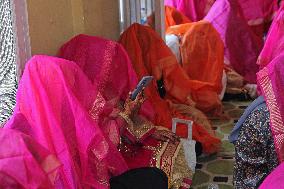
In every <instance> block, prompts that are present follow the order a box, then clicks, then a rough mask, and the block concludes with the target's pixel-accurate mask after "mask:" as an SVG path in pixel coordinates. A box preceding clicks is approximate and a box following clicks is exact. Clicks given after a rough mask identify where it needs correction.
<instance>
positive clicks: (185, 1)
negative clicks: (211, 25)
mask: <svg viewBox="0 0 284 189" xmlns="http://www.w3.org/2000/svg"><path fill="white" fill-rule="evenodd" d="M214 1H215V0H165V5H168V6H171V7H175V8H176V9H177V10H179V11H180V12H182V13H183V14H184V15H186V16H187V17H188V18H189V19H190V20H191V21H193V22H197V21H199V20H202V19H203V18H204V16H205V15H206V14H207V12H208V11H209V9H210V8H211V6H212V5H213V3H214Z"/></svg>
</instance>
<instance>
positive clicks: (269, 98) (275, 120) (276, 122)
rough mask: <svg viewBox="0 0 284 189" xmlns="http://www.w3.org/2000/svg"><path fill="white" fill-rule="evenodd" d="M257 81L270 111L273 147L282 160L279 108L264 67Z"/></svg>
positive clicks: (283, 135)
mask: <svg viewBox="0 0 284 189" xmlns="http://www.w3.org/2000/svg"><path fill="white" fill-rule="evenodd" d="M258 78H259V83H260V85H261V87H262V90H263V93H264V95H265V99H266V104H267V106H268V109H269V113H270V127H271V130H272V134H273V136H274V143H275V148H276V151H277V154H278V158H279V161H280V162H283V161H284V153H283V152H284V149H283V148H284V132H283V130H284V128H283V127H284V125H283V120H282V117H281V113H280V109H279V106H278V104H277V101H276V97H275V94H274V91H273V87H272V83H271V80H270V78H269V72H268V69H267V68H266V67H265V68H263V69H262V70H261V71H260V72H259V73H258Z"/></svg>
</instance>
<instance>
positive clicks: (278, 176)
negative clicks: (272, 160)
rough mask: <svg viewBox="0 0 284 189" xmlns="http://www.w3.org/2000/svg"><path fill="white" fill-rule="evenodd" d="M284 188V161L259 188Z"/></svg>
mask: <svg viewBox="0 0 284 189" xmlns="http://www.w3.org/2000/svg"><path fill="white" fill-rule="evenodd" d="M276 188H284V163H282V164H280V165H279V166H278V167H277V168H276V169H275V170H274V171H273V172H272V173H270V175H268V177H266V179H265V180H264V181H263V183H262V184H261V185H260V187H259V189H276Z"/></svg>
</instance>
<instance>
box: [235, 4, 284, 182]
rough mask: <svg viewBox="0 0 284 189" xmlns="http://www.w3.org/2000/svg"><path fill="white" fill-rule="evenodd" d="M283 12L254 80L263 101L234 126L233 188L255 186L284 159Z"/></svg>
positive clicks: (271, 32)
mask: <svg viewBox="0 0 284 189" xmlns="http://www.w3.org/2000/svg"><path fill="white" fill-rule="evenodd" d="M282 15H283V7H282V8H281V9H280V10H279V13H278V15H277V17H276V18H275V19H274V21H273V22H274V23H273V26H272V28H271V30H270V33H269V37H268V39H267V41H266V44H265V48H264V49H263V51H262V53H261V55H262V56H261V57H260V63H263V64H261V66H262V69H261V70H260V71H259V72H258V73H257V82H258V87H259V89H260V94H261V95H262V96H261V97H259V98H262V99H263V100H261V101H263V102H260V103H258V105H257V106H256V107H254V108H251V107H249V108H248V109H251V110H250V112H245V115H244V116H242V118H241V119H240V120H239V122H240V121H241V123H238V124H237V126H236V127H235V128H234V134H233V135H234V136H233V137H234V138H235V139H234V140H235V142H234V144H235V148H236V164H235V173H234V184H235V187H236V188H257V186H258V185H259V184H260V183H261V181H262V180H263V179H264V178H265V177H266V176H267V175H268V174H269V173H270V172H272V171H273V170H274V169H275V168H276V167H277V166H278V165H279V164H280V163H282V162H283V161H284V103H283V102H284V54H283V52H281V51H280V50H279V47H281V46H283V44H284V43H283V42H284V41H283V40H281V38H282V36H281V35H279V34H280V32H281V31H280V30H279V29H280V28H279V26H281V24H280V23H282V21H283V16H282ZM272 41H273V42H272ZM268 44H270V46H269V48H268ZM270 49H273V50H272V51H271V50H270ZM263 60H266V61H267V62H266V61H263ZM268 61H269V62H268ZM258 101H259V100H258ZM253 104H254V105H256V102H254V103H252V106H253ZM246 111H247V110H246ZM231 137H232V136H231Z"/></svg>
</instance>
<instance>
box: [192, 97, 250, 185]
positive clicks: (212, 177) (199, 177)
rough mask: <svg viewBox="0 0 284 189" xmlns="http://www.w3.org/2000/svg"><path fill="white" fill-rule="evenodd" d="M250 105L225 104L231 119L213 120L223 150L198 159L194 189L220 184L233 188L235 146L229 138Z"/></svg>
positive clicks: (238, 102) (237, 102) (244, 103)
mask: <svg viewBox="0 0 284 189" xmlns="http://www.w3.org/2000/svg"><path fill="white" fill-rule="evenodd" d="M250 103H251V102H250V101H245V102H244V101H242V102H240V101H229V102H224V103H223V104H224V109H225V112H226V113H227V115H229V117H230V119H229V120H212V123H213V127H214V128H215V129H216V134H217V136H218V137H219V138H220V139H222V149H221V151H220V152H219V153H218V154H215V155H212V156H209V157H203V158H198V161H197V163H198V164H197V167H196V173H195V175H194V178H193V186H192V189H207V188H208V185H209V184H210V183H215V184H218V185H219V188H220V189H232V188H233V184H232V179H233V166H234V145H232V144H231V143H229V141H228V136H229V133H230V132H231V130H232V128H233V126H234V124H235V123H236V121H237V120H238V119H239V118H240V117H241V115H242V113H243V112H244V110H245V108H246V107H247V106H248V105H249V104H250Z"/></svg>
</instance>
